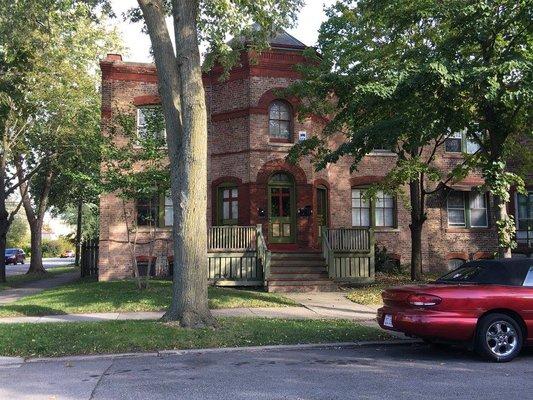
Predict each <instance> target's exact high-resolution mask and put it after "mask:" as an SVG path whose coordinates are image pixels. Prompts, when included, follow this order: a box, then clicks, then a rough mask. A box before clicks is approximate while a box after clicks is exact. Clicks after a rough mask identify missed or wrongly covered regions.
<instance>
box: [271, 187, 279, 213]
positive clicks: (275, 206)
mask: <svg viewBox="0 0 533 400" xmlns="http://www.w3.org/2000/svg"><path fill="white" fill-rule="evenodd" d="M279 191H280V190H279V189H278V188H272V189H270V201H271V202H272V203H271V204H272V205H271V213H272V217H279V216H280V207H279V205H280V204H279Z"/></svg>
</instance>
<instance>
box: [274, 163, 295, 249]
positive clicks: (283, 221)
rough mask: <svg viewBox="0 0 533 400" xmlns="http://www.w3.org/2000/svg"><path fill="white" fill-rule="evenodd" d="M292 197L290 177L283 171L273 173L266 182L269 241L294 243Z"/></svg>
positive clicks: (293, 204) (292, 190)
mask: <svg viewBox="0 0 533 400" xmlns="http://www.w3.org/2000/svg"><path fill="white" fill-rule="evenodd" d="M294 197H295V196H294V184H293V180H292V177H290V176H289V175H287V174H284V173H277V174H274V175H273V176H272V178H271V179H270V181H269V183H268V219H269V228H270V229H269V241H270V243H294V237H295V235H294V233H295V232H294V230H295V229H294V226H295V218H294V217H295V207H294V206H295V201H294Z"/></svg>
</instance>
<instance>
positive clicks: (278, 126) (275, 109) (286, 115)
mask: <svg viewBox="0 0 533 400" xmlns="http://www.w3.org/2000/svg"><path fill="white" fill-rule="evenodd" d="M268 119H269V122H268V124H269V125H268V126H269V132H270V137H271V138H273V139H282V140H290V139H291V129H292V127H291V125H292V116H291V108H290V106H289V104H287V103H286V102H284V101H283V100H275V101H273V102H272V103H270V107H269V109H268Z"/></svg>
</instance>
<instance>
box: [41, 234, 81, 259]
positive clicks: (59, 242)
mask: <svg viewBox="0 0 533 400" xmlns="http://www.w3.org/2000/svg"><path fill="white" fill-rule="evenodd" d="M73 248H74V244H73V243H72V242H71V241H70V240H68V239H67V238H64V237H60V238H58V239H55V240H50V239H44V240H43V243H42V246H41V249H42V251H43V257H59V256H60V255H61V253H64V252H65V251H67V250H72V249H73Z"/></svg>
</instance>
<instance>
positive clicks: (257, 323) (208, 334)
mask: <svg viewBox="0 0 533 400" xmlns="http://www.w3.org/2000/svg"><path fill="white" fill-rule="evenodd" d="M218 325H219V326H218V328H216V329H212V328H203V329H194V330H192V329H185V328H179V327H177V326H176V325H171V324H165V323H163V322H156V321H107V322H72V323H55V324H2V325H0V354H2V355H4V356H31V357H35V356H38V357H39V356H40V357H44V356H48V357H50V356H55V357H57V356H66V355H73V354H98V353H121V352H131V351H154V350H164V349H168V350H173V349H203V348H217V347H237V346H266V345H280V344H302V343H331V342H353V341H359V340H361V341H364V340H389V339H390V338H391V337H390V336H389V335H388V334H387V333H385V332H383V331H382V330H379V329H377V328H374V327H369V326H365V325H359V324H357V323H354V322H352V321H345V320H290V319H280V320H278V319H267V318H263V319H261V318H220V319H219V320H218ZM72 338H76V340H72Z"/></svg>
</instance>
